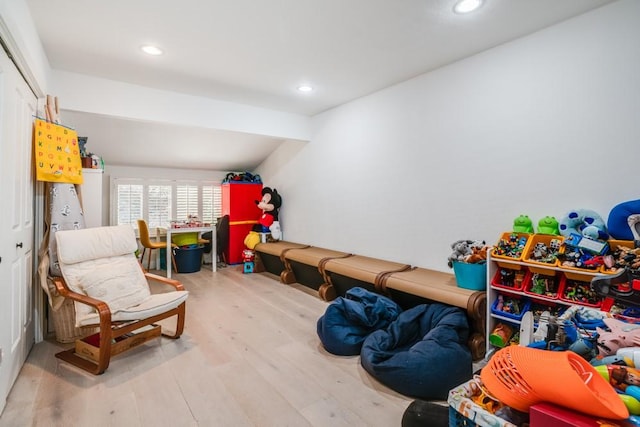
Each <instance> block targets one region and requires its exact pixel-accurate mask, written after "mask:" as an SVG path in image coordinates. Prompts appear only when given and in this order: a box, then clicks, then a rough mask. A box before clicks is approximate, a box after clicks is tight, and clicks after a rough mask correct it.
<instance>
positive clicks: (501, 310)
mask: <svg viewBox="0 0 640 427" xmlns="http://www.w3.org/2000/svg"><path fill="white" fill-rule="evenodd" d="M501 305H502V307H501ZM505 307H517V310H507V309H505ZM530 308H531V301H529V300H528V299H527V298H523V297H522V296H521V295H510V294H503V293H498V295H497V296H496V299H495V300H494V301H493V303H492V304H491V313H493V314H495V315H497V316H500V317H502V318H505V319H511V320H515V321H516V322H520V321H521V320H522V316H524V314H525V313H526V312H527V311H529V310H530Z"/></svg>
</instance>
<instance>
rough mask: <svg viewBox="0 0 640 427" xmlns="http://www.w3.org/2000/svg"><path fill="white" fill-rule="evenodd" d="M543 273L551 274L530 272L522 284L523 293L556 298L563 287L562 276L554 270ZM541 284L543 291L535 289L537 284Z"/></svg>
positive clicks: (548, 298) (534, 296)
mask: <svg viewBox="0 0 640 427" xmlns="http://www.w3.org/2000/svg"><path fill="white" fill-rule="evenodd" d="M545 273H551V274H541V273H531V274H530V275H529V276H528V277H527V281H526V282H525V284H524V289H523V290H524V293H525V294H527V295H531V297H533V298H537V299H545V300H557V299H558V298H559V296H560V294H561V292H562V289H563V285H564V282H563V279H564V276H563V275H562V274H561V273H559V272H554V271H547V272H545ZM541 284H543V286H544V292H543V293H539V292H538V291H537V288H538V286H539V285H541Z"/></svg>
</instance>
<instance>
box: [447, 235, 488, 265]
mask: <svg viewBox="0 0 640 427" xmlns="http://www.w3.org/2000/svg"><path fill="white" fill-rule="evenodd" d="M485 244H486V242H485V241H477V240H457V241H455V242H453V243H452V244H451V249H453V252H452V253H451V255H449V258H447V265H448V266H449V268H453V262H454V261H460V262H469V261H467V260H468V259H469V257H472V258H471V259H472V260H473V261H472V262H476V263H477V262H480V261H481V259H480V258H482V257H483V256H484V259H485V260H486V259H487V249H488V247H487V246H485Z"/></svg>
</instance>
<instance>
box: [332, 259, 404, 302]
mask: <svg viewBox="0 0 640 427" xmlns="http://www.w3.org/2000/svg"><path fill="white" fill-rule="evenodd" d="M410 268H411V266H410V265H408V264H402V263H399V262H391V261H384V260H380V259H376V258H369V257H365V256H361V255H353V256H350V257H347V258H334V259H330V260H328V261H327V262H326V263H325V264H324V273H325V276H326V277H327V283H326V286H325V287H324V288H323V289H321V295H320V296H321V297H322V298H323V299H324V300H325V301H331V300H333V299H335V298H336V297H339V296H340V297H343V296H345V294H346V293H347V291H348V290H349V289H351V288H354V287H357V286H358V287H361V288H364V289H366V290H368V291H371V292H377V293H383V290H382V287H381V284H382V280H383V278H384V277H385V276H386V275H389V274H391V273H393V272H397V271H404V270H408V269H410Z"/></svg>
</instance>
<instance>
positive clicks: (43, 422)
mask: <svg viewBox="0 0 640 427" xmlns="http://www.w3.org/2000/svg"><path fill="white" fill-rule="evenodd" d="M175 278H177V279H178V280H181V281H182V282H183V284H184V285H185V287H186V288H187V289H188V290H189V291H190V296H189V300H188V302H187V320H186V326H185V333H184V334H183V335H182V337H181V338H180V339H179V340H175V341H173V340H169V339H166V338H161V339H157V340H153V341H151V342H149V343H147V344H145V345H143V346H141V347H139V348H136V349H133V350H131V351H129V352H126V353H123V354H121V355H118V356H116V357H114V358H113V359H112V360H111V365H110V366H109V369H108V370H107V371H106V372H105V373H104V374H103V375H100V376H93V375H90V374H87V373H85V372H84V371H81V370H79V369H77V368H75V367H72V366H70V365H68V364H66V363H64V362H61V361H59V360H58V359H56V358H55V357H54V353H55V352H57V351H59V350H60V349H61V348H63V347H68V345H66V346H65V345H62V344H59V343H57V342H56V341H55V340H53V339H51V340H47V341H45V342H42V343H38V344H36V345H35V346H34V348H33V349H32V351H31V353H30V355H29V357H28V359H27V361H26V363H25V365H24V367H23V368H22V371H21V373H20V376H19V377H18V380H17V382H16V383H15V385H14V386H13V389H12V391H11V393H10V395H9V398H8V401H7V405H6V407H5V410H4V412H3V414H2V416H0V426H2V427H4V426H11V427H14V426H65V427H71V426H91V427H93V426H127V427H128V426H154V427H157V426H171V427H176V426H224V427H226V426H233V427H235V426H278V427H280V426H295V427H302V426H331V427H339V426H385V427H386V426H400V424H401V420H402V414H403V412H404V410H405V409H406V407H407V406H408V405H409V404H410V403H411V401H412V399H409V398H407V397H405V396H402V395H400V394H398V393H395V392H394V391H392V390H390V389H388V388H386V387H385V386H383V385H381V384H379V383H378V382H376V381H375V380H374V379H373V378H372V377H370V376H369V375H368V374H367V373H366V372H365V371H364V369H363V368H362V367H361V366H360V362H359V358H358V357H355V356H354V357H339V356H334V355H331V354H330V353H327V352H326V351H325V350H324V349H323V348H322V345H321V343H320V340H319V339H318V335H317V333H316V321H317V319H318V318H319V317H320V316H321V315H322V314H323V313H324V311H325V309H326V306H327V303H326V302H324V301H322V300H320V299H319V298H318V297H317V295H316V293H315V292H314V291H312V290H310V289H309V288H306V287H304V286H300V285H283V284H281V283H280V282H279V281H278V280H277V278H276V277H275V276H272V275H269V274H268V273H261V274H242V270H241V268H240V267H239V266H231V267H226V268H223V269H219V270H218V272H217V273H212V272H211V270H208V269H206V267H205V268H203V270H202V271H200V272H198V273H191V274H177V275H175ZM166 326H167V328H171V329H173V324H171V323H167V325H166Z"/></svg>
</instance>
